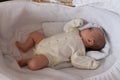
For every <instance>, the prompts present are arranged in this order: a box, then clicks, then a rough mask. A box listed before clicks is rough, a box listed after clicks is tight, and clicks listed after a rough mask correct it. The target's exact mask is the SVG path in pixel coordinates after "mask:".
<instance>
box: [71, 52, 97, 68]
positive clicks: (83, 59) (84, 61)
mask: <svg viewBox="0 0 120 80" xmlns="http://www.w3.org/2000/svg"><path fill="white" fill-rule="evenodd" d="M71 63H72V65H73V66H74V67H77V68H80V69H96V68H97V67H98V66H99V62H98V61H96V60H95V59H94V58H91V57H88V56H81V55H80V54H79V53H77V52H76V53H74V54H73V55H72V56H71Z"/></svg>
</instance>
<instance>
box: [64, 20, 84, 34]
mask: <svg viewBox="0 0 120 80" xmlns="http://www.w3.org/2000/svg"><path fill="white" fill-rule="evenodd" d="M83 25H84V21H83V20H82V19H74V20H71V21H69V22H68V23H66V24H65V25H64V31H65V32H71V31H74V30H75V29H77V28H78V27H81V26H83Z"/></svg>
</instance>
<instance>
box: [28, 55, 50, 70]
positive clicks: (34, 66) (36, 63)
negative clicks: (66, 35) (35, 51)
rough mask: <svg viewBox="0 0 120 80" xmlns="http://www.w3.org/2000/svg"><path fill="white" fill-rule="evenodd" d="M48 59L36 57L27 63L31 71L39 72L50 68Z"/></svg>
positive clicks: (42, 56) (40, 56)
mask: <svg viewBox="0 0 120 80" xmlns="http://www.w3.org/2000/svg"><path fill="white" fill-rule="evenodd" d="M48 63H49V61H48V59H47V57H46V56H44V55H37V56H36V57H34V58H32V59H31V60H29V62H28V63H27V65H28V68H29V69H31V70H39V69H42V68H45V67H47V66H48Z"/></svg>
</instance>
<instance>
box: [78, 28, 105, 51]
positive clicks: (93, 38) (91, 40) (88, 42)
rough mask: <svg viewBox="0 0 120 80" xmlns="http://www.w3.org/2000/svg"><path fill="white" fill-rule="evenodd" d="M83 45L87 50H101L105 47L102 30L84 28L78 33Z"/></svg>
mask: <svg viewBox="0 0 120 80" xmlns="http://www.w3.org/2000/svg"><path fill="white" fill-rule="evenodd" d="M80 35H81V37H82V40H83V43H84V45H85V47H86V48H87V49H90V50H101V49H102V48H104V46H105V43H106V41H105V36H104V33H103V30H101V29H100V28H97V27H91V28H86V29H84V30H81V31H80Z"/></svg>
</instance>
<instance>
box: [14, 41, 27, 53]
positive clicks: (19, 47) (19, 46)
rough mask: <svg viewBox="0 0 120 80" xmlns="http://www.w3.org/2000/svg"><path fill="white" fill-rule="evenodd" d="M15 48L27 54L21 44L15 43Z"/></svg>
mask: <svg viewBox="0 0 120 80" xmlns="http://www.w3.org/2000/svg"><path fill="white" fill-rule="evenodd" d="M15 44H16V46H17V48H18V49H19V50H21V51H22V52H24V53H25V52H27V50H26V49H25V48H24V45H23V44H22V43H20V42H19V41H16V43H15Z"/></svg>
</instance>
